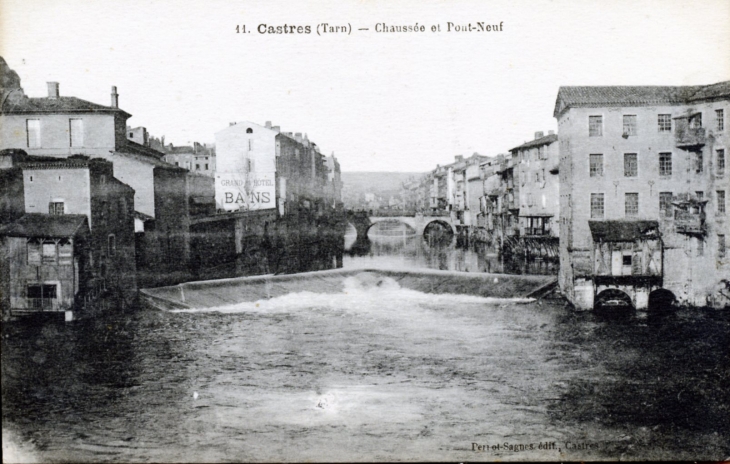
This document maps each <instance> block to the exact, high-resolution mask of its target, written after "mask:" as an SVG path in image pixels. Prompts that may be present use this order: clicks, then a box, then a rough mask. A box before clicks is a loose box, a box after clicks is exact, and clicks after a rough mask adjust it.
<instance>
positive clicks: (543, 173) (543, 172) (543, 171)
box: [542, 168, 545, 182]
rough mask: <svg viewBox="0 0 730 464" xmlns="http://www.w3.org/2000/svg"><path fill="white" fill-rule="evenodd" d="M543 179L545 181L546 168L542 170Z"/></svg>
mask: <svg viewBox="0 0 730 464" xmlns="http://www.w3.org/2000/svg"><path fill="white" fill-rule="evenodd" d="M542 181H543V182H545V169H544V168H543V170H542Z"/></svg>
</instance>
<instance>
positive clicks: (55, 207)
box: [48, 200, 65, 216]
mask: <svg viewBox="0 0 730 464" xmlns="http://www.w3.org/2000/svg"><path fill="white" fill-rule="evenodd" d="M64 212H65V208H64V202H63V201H58V200H56V201H52V202H50V203H48V214H50V215H53V216H60V215H62V214H64Z"/></svg>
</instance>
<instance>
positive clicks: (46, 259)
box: [41, 242, 56, 264]
mask: <svg viewBox="0 0 730 464" xmlns="http://www.w3.org/2000/svg"><path fill="white" fill-rule="evenodd" d="M41 263H43V264H55V263H56V244H55V243H54V242H44V243H43V245H41Z"/></svg>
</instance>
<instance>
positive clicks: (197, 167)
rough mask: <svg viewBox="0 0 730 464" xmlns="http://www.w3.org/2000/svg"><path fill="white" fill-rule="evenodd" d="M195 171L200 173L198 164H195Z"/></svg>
mask: <svg viewBox="0 0 730 464" xmlns="http://www.w3.org/2000/svg"><path fill="white" fill-rule="evenodd" d="M195 170H196V171H200V165H199V164H198V163H195Z"/></svg>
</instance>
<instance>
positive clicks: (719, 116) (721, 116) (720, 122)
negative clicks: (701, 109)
mask: <svg viewBox="0 0 730 464" xmlns="http://www.w3.org/2000/svg"><path fill="white" fill-rule="evenodd" d="M715 121H716V123H717V125H716V126H715V127H716V129H717V130H718V132H722V131H724V130H725V110H715Z"/></svg>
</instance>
